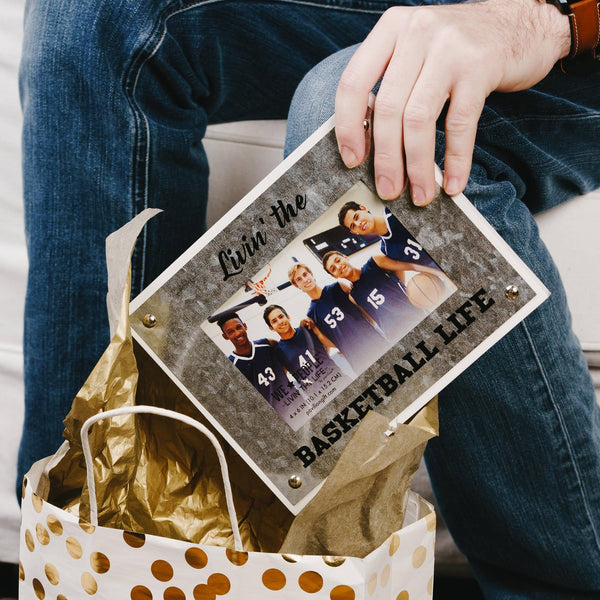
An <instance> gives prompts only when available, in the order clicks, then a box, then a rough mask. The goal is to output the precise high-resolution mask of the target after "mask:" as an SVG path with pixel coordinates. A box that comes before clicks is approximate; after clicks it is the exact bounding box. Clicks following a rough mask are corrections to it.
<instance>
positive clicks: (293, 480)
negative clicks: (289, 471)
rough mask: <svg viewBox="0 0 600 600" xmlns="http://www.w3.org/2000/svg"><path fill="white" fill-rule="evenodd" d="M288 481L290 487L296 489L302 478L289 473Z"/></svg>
mask: <svg viewBox="0 0 600 600" xmlns="http://www.w3.org/2000/svg"><path fill="white" fill-rule="evenodd" d="M288 483H289V484H290V487H291V488H294V489H295V490H296V489H298V488H299V487H300V486H301V485H302V479H300V477H299V476H298V475H290V478H289V479H288Z"/></svg>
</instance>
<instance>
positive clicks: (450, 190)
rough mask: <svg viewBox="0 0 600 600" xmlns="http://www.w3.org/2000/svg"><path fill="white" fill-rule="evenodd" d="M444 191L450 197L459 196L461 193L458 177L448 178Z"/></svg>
mask: <svg viewBox="0 0 600 600" xmlns="http://www.w3.org/2000/svg"><path fill="white" fill-rule="evenodd" d="M444 191H445V192H446V194H448V195H449V196H454V195H455V194H458V193H459V192H460V181H459V180H458V177H448V179H447V181H446V183H445V184H444Z"/></svg>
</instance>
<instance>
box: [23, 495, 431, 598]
mask: <svg viewBox="0 0 600 600" xmlns="http://www.w3.org/2000/svg"><path fill="white" fill-rule="evenodd" d="M28 496H29V497H28ZM23 507H24V512H23V521H22V522H23V527H22V530H21V531H22V533H21V535H22V536H23V537H22V538H21V539H22V540H23V552H24V553H23V554H22V556H23V560H22V563H19V580H20V581H21V582H22V584H26V585H28V586H31V587H29V594H30V596H31V597H32V598H35V599H37V600H46V599H47V600H82V599H83V600H84V599H85V598H86V597H87V598H92V597H94V598H98V597H99V596H102V597H104V596H105V595H107V594H108V596H107V597H110V596H111V592H112V591H113V590H115V589H118V590H121V591H120V592H119V593H117V596H120V595H123V596H124V597H125V598H130V599H131V600H221V599H223V600H226V599H227V598H229V596H230V595H235V596H236V598H237V596H240V600H243V599H244V598H245V597H250V598H253V597H256V598H261V597H262V596H267V595H269V591H271V592H275V594H273V596H274V597H277V598H286V597H290V598H292V597H293V598H295V599H297V600H299V598H300V596H302V598H304V597H306V599H307V600H309V599H310V597H317V596H318V597H319V598H328V599H329V600H356V599H357V594H358V591H357V590H361V592H362V590H364V592H362V593H364V594H365V599H366V600H374V598H375V597H376V596H378V595H379V594H382V593H383V590H384V589H385V593H386V594H387V595H386V597H388V595H389V597H390V598H394V600H416V599H417V598H419V599H420V600H425V599H426V598H429V600H431V598H432V596H433V588H434V581H433V577H432V572H433V539H434V536H435V515H434V514H433V513H432V512H431V508H430V507H429V505H427V503H426V502H424V501H421V504H419V505H418V506H417V510H421V511H422V512H421V515H424V514H425V515H426V516H425V518H421V519H420V520H418V521H415V522H410V523H411V524H409V525H408V526H407V527H406V528H405V529H403V530H402V531H401V532H397V533H395V534H393V535H391V536H390V537H389V538H388V539H387V542H386V543H385V544H384V545H382V546H381V547H380V548H378V549H377V550H376V551H375V552H377V553H378V555H377V557H374V558H375V560H373V561H371V562H369V563H368V564H370V565H371V569H372V571H371V572H368V573H367V574H366V575H367V576H368V577H367V578H366V580H365V579H362V581H361V580H360V579H359V578H358V577H357V574H358V572H359V571H357V570H354V566H355V565H357V562H358V561H359V559H355V558H345V557H339V556H321V557H318V556H312V557H309V556H306V557H305V556H301V555H295V554H285V555H279V557H278V560H279V564H276V563H275V562H273V561H274V560H275V559H276V558H277V557H271V558H269V559H268V560H263V556H264V555H260V554H257V553H248V552H237V551H235V550H232V549H224V550H220V549H218V548H206V547H199V546H193V545H191V544H182V545H176V544H179V542H174V543H171V542H167V543H166V544H165V543H164V542H160V541H159V540H157V539H156V538H154V537H153V536H148V537H147V536H145V535H143V534H140V533H134V532H123V531H117V530H114V529H108V528H104V527H97V528H94V527H92V526H90V525H89V524H87V523H83V522H78V521H77V520H76V519H73V517H72V516H71V515H69V514H67V513H63V512H57V511H56V510H54V509H53V508H52V507H51V506H50V504H49V503H47V502H45V501H42V500H41V499H40V498H37V499H34V497H33V495H32V490H31V486H29V488H26V490H25V502H24V504H23ZM36 507H37V508H36ZM428 507H429V508H428ZM38 509H39V510H38ZM36 513H37V514H36ZM63 515H64V516H63ZM26 527H29V529H26ZM108 532H110V534H108ZM86 534H92V535H93V536H94V537H90V538H88V537H87V535H86ZM95 536H98V537H95ZM90 542H91V543H93V544H94V545H96V548H95V549H94V550H95V551H93V552H90V551H89V550H88V548H89V543H90ZM63 543H64V544H65V546H63V547H62V552H61V551H60V550H61V549H60V548H59V549H58V551H56V554H55V549H54V546H52V544H58V545H59V546H60V544H63ZM150 543H151V547H150ZM146 546H148V547H146ZM25 547H27V548H28V549H29V552H26V551H25V550H24V548H25ZM142 547H144V550H142V551H140V550H137V549H138V548H142ZM65 548H66V550H67V552H68V555H67V554H66V553H65V552H64V550H65ZM113 548H114V555H113ZM99 549H102V550H104V552H99V551H98V550H99ZM106 549H108V550H106ZM59 557H62V558H59ZM109 557H110V558H109ZM127 557H131V561H128V559H127ZM81 558H83V559H84V560H79V562H76V561H73V560H72V559H76V560H78V559H81ZM184 558H185V562H184V560H183V559H184ZM317 561H318V562H317ZM133 563H135V564H136V565H137V566H136V567H135V568H133V569H132V568H131V566H129V567H128V566H127V565H128V564H129V565H131V564H133ZM248 563H249V564H248ZM243 565H246V568H244V570H243V571H241V572H239V573H240V575H241V573H244V574H245V575H244V578H243V579H244V580H245V583H243V584H242V583H241V582H240V583H238V584H237V585H234V584H236V582H237V581H238V577H239V576H240V575H238V567H242V566H243ZM148 569H149V570H150V571H151V574H150V573H148ZM201 569H204V571H203V572H202V571H200V570H201ZM331 569H339V570H337V581H336V582H333V581H332V580H331V578H332V577H333V576H334V575H336V573H334V572H332V571H331ZM361 569H362V567H361ZM84 571H85V572H84ZM144 573H145V574H146V575H144ZM352 573H354V575H352ZM392 574H393V575H394V577H392ZM26 575H27V577H26ZM148 575H150V577H148ZM347 575H348V576H347ZM129 577H133V578H135V579H129ZM246 577H248V579H246ZM115 581H116V582H118V583H117V585H116V586H115ZM125 581H129V582H130V584H129V585H127V587H125V588H124V589H123V582H125ZM240 581H241V580H240ZM338 582H344V584H343V585H338ZM73 584H75V586H76V587H72V586H73ZM261 588H262V592H261V591H260V589H261ZM77 589H79V592H77ZM68 590H72V591H68ZM59 592H62V593H63V594H67V595H68V596H69V598H66V597H65V596H64V595H62V594H60V593H59Z"/></svg>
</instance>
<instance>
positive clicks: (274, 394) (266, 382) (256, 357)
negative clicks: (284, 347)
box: [217, 312, 299, 412]
mask: <svg viewBox="0 0 600 600" xmlns="http://www.w3.org/2000/svg"><path fill="white" fill-rule="evenodd" d="M217 325H218V326H219V327H220V328H221V332H222V335H223V338H224V339H226V340H229V341H230V342H231V343H232V344H233V347H234V351H233V353H232V354H231V355H230V356H229V360H230V361H231V362H232V363H233V364H234V365H235V366H236V367H237V368H238V369H239V370H240V371H241V372H242V373H243V374H244V376H245V377H246V379H248V381H249V382H250V383H251V384H252V385H253V386H254V387H255V388H256V389H257V390H258V391H259V392H260V393H261V394H262V396H263V397H264V399H265V400H266V401H267V402H268V403H269V404H270V405H271V406H272V407H273V408H275V409H276V410H277V411H278V412H281V408H282V405H285V404H286V403H287V402H289V401H291V400H293V399H294V397H295V396H297V395H299V393H298V391H297V390H296V389H295V387H294V385H293V384H292V383H291V382H290V380H289V379H288V377H287V374H286V372H285V369H284V368H283V365H282V364H281V363H280V362H279V359H278V357H277V355H276V352H275V350H276V346H277V342H276V341H275V340H269V339H267V338H262V339H259V340H256V341H251V340H250V339H249V338H248V327H247V325H246V324H245V323H244V322H243V321H242V319H241V318H240V316H239V315H238V314H237V313H234V312H232V313H229V314H226V315H223V316H222V317H221V318H220V319H219V320H218V321H217Z"/></svg>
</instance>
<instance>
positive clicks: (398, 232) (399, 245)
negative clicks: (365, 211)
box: [381, 208, 439, 269]
mask: <svg viewBox="0 0 600 600" xmlns="http://www.w3.org/2000/svg"><path fill="white" fill-rule="evenodd" d="M384 218H385V221H386V223H387V228H388V232H387V233H386V234H385V235H382V236H381V251H382V252H383V253H384V254H385V255H386V256H389V257H390V258H393V259H394V260H400V261H404V262H412V263H417V264H419V265H424V266H426V267H434V268H435V269H439V267H438V265H437V264H436V263H435V261H434V260H433V259H432V258H431V256H429V254H427V252H425V250H423V246H421V244H419V242H417V240H415V239H414V238H413V237H412V235H411V234H410V233H409V232H408V231H407V230H406V228H405V227H404V225H402V223H400V221H398V219H397V218H396V217H395V216H394V215H393V214H392V213H391V212H390V211H389V209H387V208H386V209H384Z"/></svg>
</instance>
